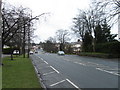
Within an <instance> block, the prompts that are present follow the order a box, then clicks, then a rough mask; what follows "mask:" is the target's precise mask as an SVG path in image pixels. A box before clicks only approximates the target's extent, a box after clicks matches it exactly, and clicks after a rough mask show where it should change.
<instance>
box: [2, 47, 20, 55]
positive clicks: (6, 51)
mask: <svg viewBox="0 0 120 90" xmlns="http://www.w3.org/2000/svg"><path fill="white" fill-rule="evenodd" d="M14 50H19V49H18V48H16V47H14V48H12V52H13V51H14ZM19 51H20V50H19ZM2 53H3V54H11V48H4V49H3V51H2Z"/></svg>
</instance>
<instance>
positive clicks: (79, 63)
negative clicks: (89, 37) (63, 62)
mask: <svg viewBox="0 0 120 90" xmlns="http://www.w3.org/2000/svg"><path fill="white" fill-rule="evenodd" d="M74 63H76V64H80V65H83V66H86V65H85V64H83V63H79V62H74Z"/></svg>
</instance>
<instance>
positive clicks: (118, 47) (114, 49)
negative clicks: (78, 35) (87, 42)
mask: <svg viewBox="0 0 120 90" xmlns="http://www.w3.org/2000/svg"><path fill="white" fill-rule="evenodd" d="M95 50H96V52H101V53H109V54H119V53H120V42H118V41H115V42H107V43H102V44H97V45H96V46H95Z"/></svg>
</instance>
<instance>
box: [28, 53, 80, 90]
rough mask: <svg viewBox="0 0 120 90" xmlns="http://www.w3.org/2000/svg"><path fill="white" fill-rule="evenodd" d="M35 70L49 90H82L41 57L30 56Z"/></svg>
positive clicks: (44, 86) (43, 85)
mask: <svg viewBox="0 0 120 90" xmlns="http://www.w3.org/2000/svg"><path fill="white" fill-rule="evenodd" d="M30 58H31V60H32V63H33V65H34V68H35V70H36V72H37V74H38V77H39V79H40V82H41V84H42V87H43V88H45V89H47V90H53V89H54V90H55V89H59V90H66V89H68V90H81V89H80V88H79V87H77V86H76V85H75V84H74V83H73V82H71V81H70V80H69V79H67V78H65V77H64V76H63V75H62V74H60V73H59V71H57V70H56V69H55V68H54V67H53V66H51V65H49V64H48V63H47V62H46V61H44V60H43V59H42V58H41V57H36V56H35V55H31V56H30Z"/></svg>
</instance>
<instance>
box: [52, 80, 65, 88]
mask: <svg viewBox="0 0 120 90" xmlns="http://www.w3.org/2000/svg"><path fill="white" fill-rule="evenodd" d="M64 81H66V80H62V81H59V82H57V83H54V84H51V85H50V86H51V87H52V86H55V85H57V84H60V83H62V82H64Z"/></svg>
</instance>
